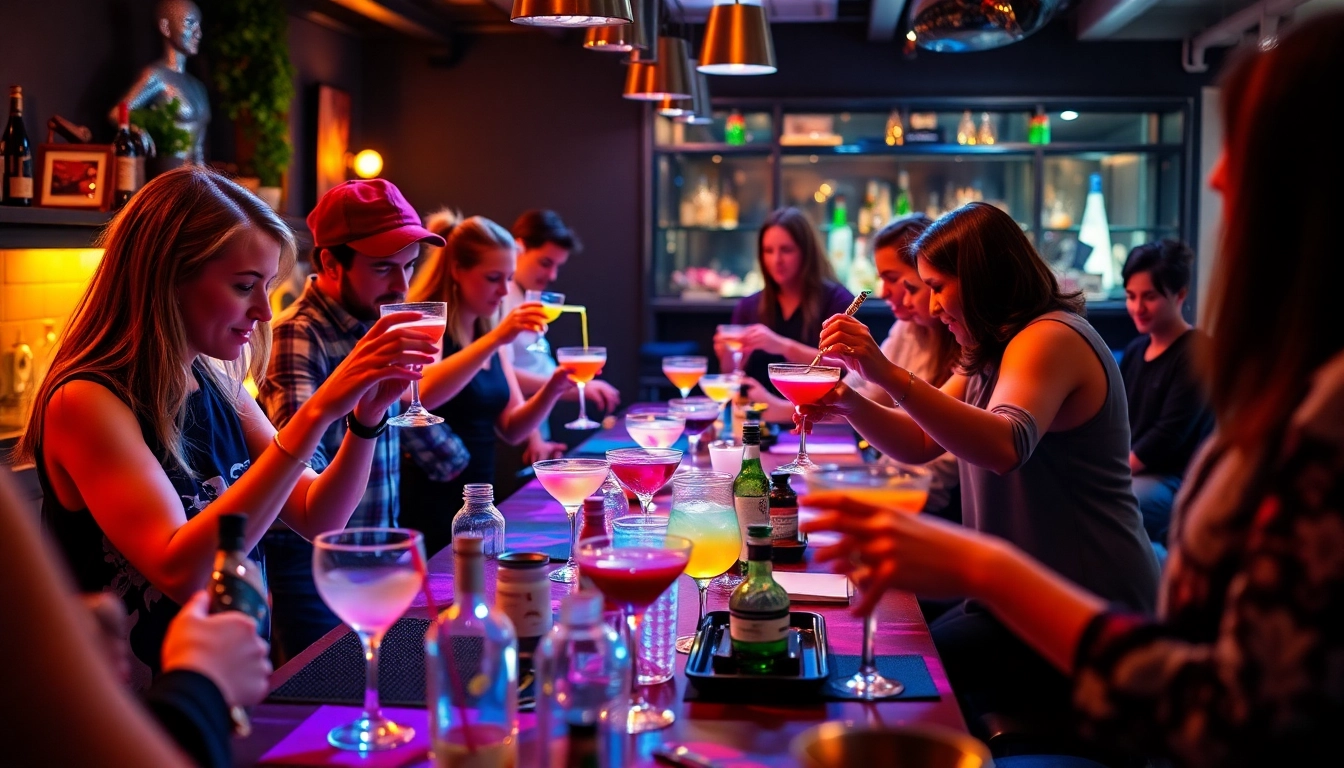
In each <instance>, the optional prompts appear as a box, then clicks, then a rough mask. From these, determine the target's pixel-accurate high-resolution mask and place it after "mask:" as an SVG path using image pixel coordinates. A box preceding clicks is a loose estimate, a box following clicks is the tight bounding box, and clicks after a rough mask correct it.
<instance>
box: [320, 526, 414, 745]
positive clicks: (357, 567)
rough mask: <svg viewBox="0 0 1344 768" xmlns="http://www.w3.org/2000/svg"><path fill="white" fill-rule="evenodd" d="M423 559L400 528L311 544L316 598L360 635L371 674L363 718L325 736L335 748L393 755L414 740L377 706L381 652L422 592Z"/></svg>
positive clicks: (353, 531) (331, 535) (332, 535)
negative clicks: (391, 631)
mask: <svg viewBox="0 0 1344 768" xmlns="http://www.w3.org/2000/svg"><path fill="white" fill-rule="evenodd" d="M424 557H425V545H424V541H423V539H421V537H420V534H419V532H417V531H411V530H405V529H401V528H348V529H346V530H343V531H331V532H328V533H323V534H319V535H318V536H317V538H315V539H313V581H314V582H315V583H316V584H317V592H318V594H320V595H321V596H322V600H323V601H325V602H326V604H327V606H328V607H329V608H331V610H332V612H333V613H335V614H336V615H337V616H339V617H340V618H341V621H344V622H345V623H346V624H349V625H350V628H351V629H353V630H354V631H355V634H357V635H359V642H360V643H362V644H363V646H364V659H365V661H366V663H367V668H368V672H367V673H365V676H364V712H363V713H362V714H360V716H359V717H358V718H357V719H356V720H355V721H354V722H353V723H349V724H347V725H340V726H337V727H335V728H333V729H332V730H331V732H330V733H328V734H327V741H328V742H330V743H331V745H332V746H333V747H336V748H338V749H350V750H357V751H360V752H369V751H377V750H384V749H393V748H395V747H399V746H401V745H403V744H406V743H408V742H409V741H410V740H411V739H412V738H413V737H414V736H415V731H414V730H413V729H412V728H411V727H409V726H405V725H400V724H398V723H394V722H392V721H391V720H389V719H387V718H386V717H384V716H383V712H382V707H381V706H380V705H379V703H378V648H379V646H380V645H382V642H383V635H384V634H385V633H386V632H387V630H388V628H390V627H391V626H392V625H393V624H395V623H396V621H397V619H398V618H400V617H401V614H402V613H404V612H405V611H406V609H407V608H408V607H410V605H411V601H412V600H413V599H414V598H415V595H416V593H418V592H419V591H420V587H421V579H422V576H421V570H420V564H422V563H424Z"/></svg>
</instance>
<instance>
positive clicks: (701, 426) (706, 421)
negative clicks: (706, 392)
mask: <svg viewBox="0 0 1344 768" xmlns="http://www.w3.org/2000/svg"><path fill="white" fill-rule="evenodd" d="M722 410H723V406H721V405H719V404H718V403H717V402H715V401H713V400H711V399H710V398H708V397H678V398H674V399H672V400H668V401H667V412H668V413H670V414H673V415H675V416H680V417H681V418H683V419H685V420H686V430H685V432H686V442H687V443H688V444H689V446H690V453H691V463H692V464H694V463H695V457H696V455H697V454H699V453H700V438H701V436H702V435H704V433H705V430H707V429H709V427H710V425H711V424H713V423H714V420H715V419H717V418H718V417H719V412H720V411H722Z"/></svg>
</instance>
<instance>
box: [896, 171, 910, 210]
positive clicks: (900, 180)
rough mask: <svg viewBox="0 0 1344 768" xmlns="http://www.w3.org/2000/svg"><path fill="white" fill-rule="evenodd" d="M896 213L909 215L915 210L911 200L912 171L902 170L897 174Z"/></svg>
mask: <svg viewBox="0 0 1344 768" xmlns="http://www.w3.org/2000/svg"><path fill="white" fill-rule="evenodd" d="M896 186H897V191H896V211H895V213H896V215H897V216H908V215H910V212H911V211H913V210H914V206H913V205H912V204H911V202H910V172H909V171H901V172H900V173H898V174H896Z"/></svg>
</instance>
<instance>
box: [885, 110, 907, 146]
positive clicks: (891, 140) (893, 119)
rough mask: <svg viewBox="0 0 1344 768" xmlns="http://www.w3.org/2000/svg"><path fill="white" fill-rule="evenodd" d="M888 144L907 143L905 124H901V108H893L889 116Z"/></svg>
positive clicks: (899, 144) (898, 144)
mask: <svg viewBox="0 0 1344 768" xmlns="http://www.w3.org/2000/svg"><path fill="white" fill-rule="evenodd" d="M886 142H887V146H889V147H899V146H902V145H904V144H905V126H904V125H902V124H901V110H899V109H893V110H891V114H890V115H888V116H887V135H886Z"/></svg>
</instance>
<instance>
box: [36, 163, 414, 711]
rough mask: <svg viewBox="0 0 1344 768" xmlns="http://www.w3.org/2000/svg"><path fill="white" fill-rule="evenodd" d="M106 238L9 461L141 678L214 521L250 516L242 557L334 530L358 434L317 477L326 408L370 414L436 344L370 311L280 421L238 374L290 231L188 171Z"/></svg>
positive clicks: (207, 176) (201, 578) (355, 492)
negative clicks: (37, 490) (112, 595)
mask: <svg viewBox="0 0 1344 768" xmlns="http://www.w3.org/2000/svg"><path fill="white" fill-rule="evenodd" d="M102 244H103V247H104V254H103V258H102V261H101V262H100V263H99V265H98V269H97V270H96V271H95V272H94V275H93V279H92V281H91V283H90V285H89V288H88V290H87V292H86V293H85V295H84V298H83V299H82V300H81V301H80V303H79V305H78V306H77V307H76V309H75V311H74V314H73V315H72V316H71V318H70V322H69V324H68V325H67V326H66V328H65V330H64V332H63V333H62V337H61V341H60V344H59V346H58V348H57V350H56V352H55V354H54V356H53V358H52V362H51V367H50V370H49V372H48V374H47V376H46V378H45V379H44V380H43V382H42V384H41V386H40V387H39V388H38V391H37V396H36V397H35V398H34V402H33V411H32V415H31V418H30V419H29V422H28V429H27V430H26V431H25V432H24V436H23V439H22V442H21V443H20V444H19V447H18V449H17V452H16V453H17V456H18V458H20V459H21V460H31V461H34V462H35V463H36V465H37V471H38V478H39V480H40V481H41V483H42V486H43V489H44V491H45V493H44V495H43V508H42V515H43V519H44V521H45V523H46V525H47V527H48V529H49V530H50V531H51V533H52V534H53V538H54V539H55V541H56V542H58V544H59V545H60V548H61V549H62V550H63V552H64V554H65V555H66V557H67V559H68V561H69V563H70V565H71V567H72V569H73V570H74V572H75V575H76V580H77V582H78V584H79V587H80V589H81V590H83V591H86V592H98V591H102V590H103V589H113V590H115V592H116V593H117V594H118V596H119V597H120V598H121V600H122V602H123V603H124V604H125V607H126V611H127V613H128V615H129V616H128V624H129V625H130V626H131V627H132V628H131V630H130V638H129V642H130V646H131V651H132V653H133V654H134V655H135V657H136V659H135V661H133V670H132V679H133V683H134V684H135V685H136V686H137V687H144V686H145V685H147V684H148V682H149V680H150V677H151V676H152V675H155V674H157V673H158V670H159V662H160V647H161V646H162V644H163V638H164V632H165V631H166V629H167V626H168V623H169V621H170V620H171V619H172V618H173V616H174V615H175V614H176V613H177V611H178V606H179V605H181V604H183V603H184V602H185V601H186V600H187V599H188V598H189V597H191V595H192V594H193V593H195V592H197V591H198V590H201V589H203V588H204V587H205V585H206V584H207V582H208V581H209V578H210V573H211V566H212V565H213V562H214V552H215V548H216V546H217V543H218V531H219V521H218V518H219V516H220V515H223V514H240V515H245V516H246V517H247V530H246V536H245V545H246V546H245V548H247V549H251V548H253V547H255V546H256V544H257V543H258V542H259V541H260V539H261V536H262V534H263V533H265V532H266V530H267V529H268V528H270V527H271V525H272V524H273V523H274V522H275V520H276V519H277V518H279V519H280V520H282V521H284V522H285V524H286V525H288V526H289V527H290V528H292V529H293V530H295V531H297V532H298V533H299V534H300V535H302V536H305V537H309V538H311V537H313V536H316V535H317V534H318V533H321V532H322V531H326V530H331V529H333V528H343V527H344V526H345V524H346V521H347V520H349V518H350V514H351V513H352V512H353V510H354V508H355V505H356V504H357V503H358V501H359V499H360V496H361V495H362V494H363V492H364V489H365V487H366V485H367V484H368V477H369V467H370V462H371V460H372V457H373V450H374V441H373V440H369V439H364V438H361V437H359V436H357V435H356V434H355V433H354V432H353V431H349V432H347V433H346V435H345V438H344V441H343V442H342V443H341V445H340V448H339V450H338V451H337V452H336V454H335V455H334V456H332V457H331V460H330V462H329V464H328V466H327V470H326V471H325V472H323V473H322V474H321V475H318V474H317V473H315V472H313V471H312V470H311V469H309V468H308V466H307V463H308V461H309V459H310V457H311V456H312V455H313V452H314V451H315V450H316V448H317V445H318V441H319V439H320V438H321V437H322V435H323V433H324V432H325V431H326V430H327V428H328V426H330V425H331V424H332V422H334V421H335V420H336V419H338V418H346V417H347V415H348V416H349V417H350V418H354V419H356V420H358V421H359V422H360V423H362V424H377V423H378V421H379V420H380V419H381V418H382V417H383V414H384V413H385V412H386V411H387V409H388V408H389V407H390V406H391V405H392V404H393V403H394V402H396V401H397V400H398V399H399V398H400V397H401V394H402V392H403V390H404V389H405V388H406V383H407V382H408V381H410V380H412V379H415V378H417V377H418V376H419V374H418V373H416V372H414V371H413V370H412V369H411V368H410V366H411V365H413V364H418V363H425V362H428V361H429V360H431V359H432V358H431V357H430V354H429V353H430V352H431V351H432V350H433V349H434V345H433V343H432V342H431V341H430V340H429V337H428V336H426V335H425V334H424V333H420V332H417V331H414V330H412V329H407V328H398V329H393V328H392V326H395V325H397V324H399V323H406V322H409V321H412V320H416V319H418V315H416V314H415V313H401V314H399V315H390V316H387V317H383V318H382V319H380V320H378V321H377V322H376V323H374V324H373V326H372V328H370V330H369V332H368V333H367V334H366V335H365V336H364V337H363V339H361V340H360V342H359V343H358V344H357V345H356V346H355V347H354V350H353V351H352V352H351V354H350V355H349V356H348V357H347V358H346V359H345V360H344V362H342V363H341V364H340V366H338V367H337V368H336V370H335V371H334V372H333V373H332V375H331V376H330V377H328V378H327V380H326V381H325V382H324V383H323V384H322V385H321V386H320V387H318V388H317V389H316V391H314V392H313V394H312V395H311V396H310V397H309V398H308V399H307V400H306V401H305V403H304V404H303V405H302V406H301V407H300V408H299V409H298V411H297V412H296V413H295V414H294V417H293V418H292V419H290V420H289V422H288V423H286V424H285V426H284V427H283V428H282V429H281V430H279V432H277V431H276V430H275V428H274V427H273V426H272V425H271V422H270V421H269V420H267V418H266V416H265V414H263V413H262V411H261V408H260V407H259V406H258V405H257V402H256V400H255V399H253V398H252V397H251V396H249V395H248V394H247V392H246V390H244V389H243V384H242V382H243V377H244V376H245V375H246V374H247V373H248V372H249V370H250V371H252V372H257V373H258V375H259V372H260V371H262V370H264V369H265V366H266V357H267V353H268V352H269V346H270V345H269V342H270V326H269V324H268V323H269V320H270V319H271V310H270V303H269V301H268V298H267V291H266V289H267V287H268V286H270V285H273V284H274V283H275V281H276V280H278V279H279V278H280V277H281V276H283V275H284V274H285V273H286V272H287V271H288V269H289V268H290V267H291V266H292V265H293V263H294V257H295V246H294V239H293V235H292V234H291V233H290V230H289V227H288V226H286V225H285V223H284V222H283V221H281V220H280V218H279V217H277V216H276V215H275V213H274V212H272V211H271V209H270V208H269V207H267V206H266V204H265V203H262V202H261V201H260V200H258V199H257V198H256V197H254V196H253V195H251V194H250V193H248V192H247V191H246V190H244V189H243V188H242V187H240V186H238V185H237V184H235V183H233V182H232V181H229V180H228V179H226V178H225V177H223V176H222V175H219V174H216V173H213V172H211V171H207V170H204V169H201V168H196V167H188V168H182V169H179V170H175V171H171V172H169V173H166V174H164V175H162V176H159V177H157V178H155V179H154V180H153V181H151V182H150V183H148V184H147V185H145V187H144V189H142V190H140V192H139V193H138V194H136V196H135V198H134V199H132V200H131V202H130V203H129V204H127V206H126V208H124V209H123V210H122V211H121V212H120V213H119V214H117V216H116V218H114V219H113V220H112V223H111V225H110V226H109V228H108V230H107V232H106V234H105V235H104V237H103V242H102ZM254 556H255V555H254Z"/></svg>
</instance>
